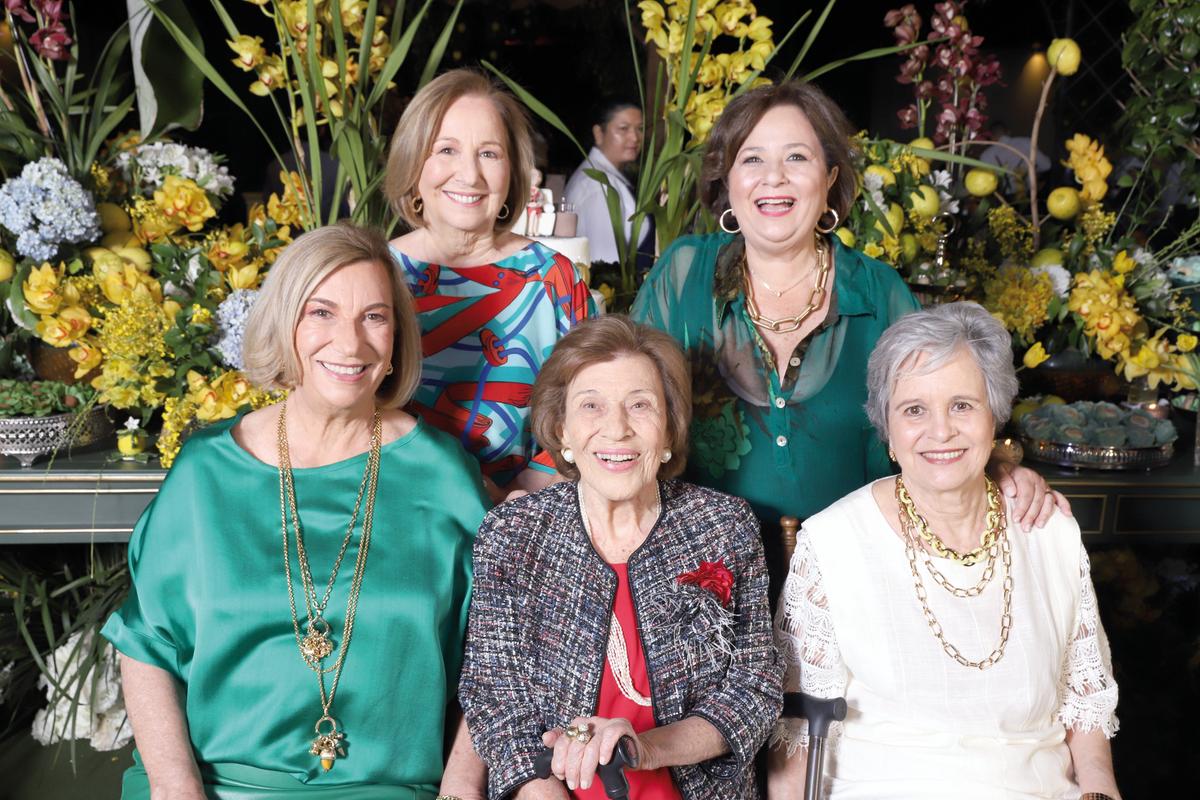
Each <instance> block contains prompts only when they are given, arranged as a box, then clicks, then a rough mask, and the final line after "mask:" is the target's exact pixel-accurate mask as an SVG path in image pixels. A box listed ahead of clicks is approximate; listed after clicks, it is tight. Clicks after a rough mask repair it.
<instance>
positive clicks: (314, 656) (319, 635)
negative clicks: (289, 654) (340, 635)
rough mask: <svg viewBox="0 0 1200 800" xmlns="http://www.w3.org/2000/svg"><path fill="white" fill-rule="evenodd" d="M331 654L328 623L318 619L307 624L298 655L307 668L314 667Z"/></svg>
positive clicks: (331, 646)
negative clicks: (305, 634) (307, 665)
mask: <svg viewBox="0 0 1200 800" xmlns="http://www.w3.org/2000/svg"><path fill="white" fill-rule="evenodd" d="M332 652H333V642H331V641H330V640H329V623H328V622H326V621H325V620H323V619H321V618H320V617H316V618H314V619H313V620H312V621H311V622H309V623H308V635H307V636H305V637H304V639H302V640H301V641H300V655H302V656H303V657H304V660H305V661H307V662H308V664H309V666H312V667H314V668H315V667H316V666H317V665H318V664H320V662H321V659H323V658H327V657H328V656H329V654H330V653H332Z"/></svg>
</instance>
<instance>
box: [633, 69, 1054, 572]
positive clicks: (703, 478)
mask: <svg viewBox="0 0 1200 800" xmlns="http://www.w3.org/2000/svg"><path fill="white" fill-rule="evenodd" d="M852 135H853V128H852V127H851V126H850V123H849V121H848V120H847V119H846V117H845V114H843V112H842V110H841V109H840V108H838V106H837V105H836V104H835V103H834V102H833V101H832V100H830V99H829V98H828V97H827V96H826V95H825V94H824V93H823V92H822V91H821V90H820V89H818V88H817V87H816V86H815V85H813V84H806V83H801V82H799V81H791V82H787V83H782V84H778V85H773V86H766V87H761V88H759V89H755V90H753V91H750V92H747V93H745V94H743V95H742V96H741V97H739V98H737V99H736V100H734V101H732V102H731V103H730V104H729V105H728V106H727V107H726V108H725V110H724V111H723V112H722V114H721V117H720V118H719V119H718V120H717V123H716V125H715V126H714V127H713V130H712V132H711V134H710V136H709V140H708V145H707V149H706V151H705V155H704V166H703V170H702V174H701V180H700V187H701V195H702V199H703V201H704V203H705V205H707V207H708V208H709V210H710V211H711V212H712V213H713V215H714V216H716V217H718V218H719V221H720V225H721V228H722V229H723V231H724V232H723V233H714V234H708V235H704V236H684V237H681V238H679V239H677V240H676V241H675V242H673V243H672V244H671V245H670V247H668V248H667V250H666V251H665V252H664V253H663V254H662V257H661V258H659V260H658V263H657V264H656V265H655V267H654V269H653V270H651V272H650V274H649V275H648V276H647V277H646V282H645V284H644V285H643V286H642V289H641V291H640V292H639V293H638V296H637V299H636V301H635V302H634V305H633V310H632V312H631V314H632V316H633V318H634V319H636V320H638V321H640V322H644V323H647V324H649V325H653V326H655V327H657V328H660V329H662V330H664V331H666V332H668V333H670V334H671V335H672V336H674V337H675V338H676V339H677V340H678V341H679V343H680V344H681V345H682V346H683V348H684V350H685V351H686V353H687V355H688V356H689V359H690V360H691V364H692V401H693V413H692V428H691V436H690V452H689V458H688V473H687V477H688V480H691V481H694V482H696V483H699V484H701V485H704V486H711V487H713V488H715V489H719V490H721V491H723V492H728V493H729V494H733V495H737V496H740V497H744V498H746V500H748V501H750V504H751V506H753V507H754V510H755V512H756V513H757V514H758V517H759V519H760V520H761V521H762V523H763V532H764V544H765V546H766V548H767V563H768V566H769V567H770V569H771V573H772V578H773V583H772V586H773V588H774V589H776V590H777V589H778V588H779V580H780V579H781V578H782V576H783V574H784V572H786V568H787V565H786V564H785V563H783V560H782V557H781V554H780V551H779V549H778V529H779V527H778V525H779V518H780V516H781V515H784V514H788V515H794V516H798V517H800V518H802V519H803V518H804V517H807V516H809V515H811V514H815V513H816V512H818V511H820V510H821V509H823V508H825V506H827V505H829V504H830V503H832V502H834V501H835V500H837V499H838V498H840V497H842V496H843V495H845V494H847V493H849V492H851V491H853V490H854V489H857V488H858V487H859V486H862V485H863V484H866V483H868V482H870V481H872V480H874V479H875V478H879V477H882V476H884V475H887V474H889V473H890V472H891V471H892V467H891V464H890V462H889V460H888V456H887V448H886V446H885V445H884V444H883V443H882V442H881V441H880V440H879V437H878V436H877V435H876V434H875V432H874V430H873V428H872V427H871V424H870V423H869V422H868V421H867V415H866V412H865V411H864V410H863V403H864V402H865V401H866V394H867V389H866V370H867V357H868V356H869V355H870V353H871V349H872V348H873V347H874V346H875V341H876V339H878V338H879V336H880V334H882V333H883V331H884V330H885V329H886V328H887V327H888V326H889V325H890V324H891V323H892V322H894V321H895V320H896V319H898V318H899V317H900V316H902V315H904V314H907V313H908V312H910V311H914V310H916V309H917V308H918V305H917V302H916V300H915V299H913V296H912V294H911V293H910V292H909V291H908V289H907V287H906V286H905V285H904V282H903V281H902V280H901V279H900V277H899V276H898V275H897V274H896V271H895V270H894V269H892V268H891V267H889V266H888V265H886V264H883V263H881V262H879V261H876V260H875V259H873V258H869V257H867V256H865V255H863V254H862V253H860V252H858V251H855V250H852V249H850V248H848V247H844V246H843V245H842V243H841V241H840V240H839V239H838V238H837V237H836V236H833V235H831V234H832V233H833V231H834V229H835V228H836V227H837V225H838V222H839V221H840V220H841V219H844V218H845V217H846V216H847V214H848V213H849V211H850V208H851V205H852V204H853V203H854V201H855V197H856V194H857V191H858V187H857V184H856V180H857V178H856V171H855V167H854V159H853V151H852V140H851V136H852ZM992 471H993V472H994V473H995V474H994V477H996V478H997V479H998V481H999V483H1000V485H1001V488H1002V489H1003V490H1004V491H1005V493H1006V494H1009V495H1016V496H1017V503H1016V508H1017V509H1018V512H1017V514H1016V517H1015V518H1016V519H1017V520H1018V521H1019V522H1021V523H1022V524H1023V525H1024V527H1025V528H1026V529H1028V528H1029V526H1030V525H1032V524H1034V523H1035V522H1036V523H1037V524H1039V525H1042V524H1045V521H1046V520H1047V519H1049V516H1050V514H1051V512H1052V509H1053V508H1054V506H1055V502H1056V501H1057V503H1058V505H1059V507H1060V508H1061V509H1062V510H1063V511H1069V507H1068V505H1067V503H1066V500H1065V499H1064V498H1062V496H1061V495H1059V494H1058V493H1056V492H1050V491H1048V487H1047V486H1046V484H1045V482H1044V481H1042V480H1041V478H1040V477H1038V475H1037V474H1036V473H1034V472H1033V471H1032V470H1029V469H1022V468H1019V467H1018V468H1016V469H1015V470H1012V469H1011V468H1010V467H1009V466H1008V465H996V467H995V468H994V469H993V470H992ZM772 530H773V531H774V534H772ZM772 596H774V592H773V593H772Z"/></svg>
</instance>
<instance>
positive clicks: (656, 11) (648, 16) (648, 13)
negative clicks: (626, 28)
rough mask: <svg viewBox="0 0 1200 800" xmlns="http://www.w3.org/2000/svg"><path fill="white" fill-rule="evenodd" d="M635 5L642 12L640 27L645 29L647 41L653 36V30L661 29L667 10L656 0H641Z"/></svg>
mask: <svg viewBox="0 0 1200 800" xmlns="http://www.w3.org/2000/svg"><path fill="white" fill-rule="evenodd" d="M637 7H638V9H639V10H641V12H642V27H643V28H645V29H646V41H647V42H649V41H650V40H651V38H653V33H654V31H657V30H661V29H662V26H663V21H664V20H665V19H666V17H667V12H666V11H665V10H664V9H663V7H662V3H659V2H658V0H642V2H640V3H638V4H637ZM663 46H664V47H665V46H666V45H665V44H664V45H663Z"/></svg>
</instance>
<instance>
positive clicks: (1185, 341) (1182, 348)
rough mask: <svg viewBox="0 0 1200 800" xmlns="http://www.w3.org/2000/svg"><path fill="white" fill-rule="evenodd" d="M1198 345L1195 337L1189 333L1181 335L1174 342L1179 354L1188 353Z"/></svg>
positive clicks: (1198, 341) (1199, 341)
mask: <svg viewBox="0 0 1200 800" xmlns="http://www.w3.org/2000/svg"><path fill="white" fill-rule="evenodd" d="M1197 343H1200V340H1198V339H1197V338H1196V337H1195V336H1193V335H1192V334H1190V333H1181V334H1179V338H1177V339H1176V340H1175V346H1176V347H1178V348H1179V352H1181V353H1190V352H1192V351H1193V350H1195V349H1196V344H1197Z"/></svg>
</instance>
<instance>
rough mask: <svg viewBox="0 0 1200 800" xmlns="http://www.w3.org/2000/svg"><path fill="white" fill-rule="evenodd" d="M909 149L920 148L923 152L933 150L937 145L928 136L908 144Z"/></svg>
mask: <svg viewBox="0 0 1200 800" xmlns="http://www.w3.org/2000/svg"><path fill="white" fill-rule="evenodd" d="M908 146H909V147H919V148H920V149H922V150H932V149H933V148H934V147H936V145H935V144H934V143H933V139H930V138H929V137H928V136H921V137H918V138H916V139H913V140H912V141H911V142H909V143H908Z"/></svg>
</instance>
